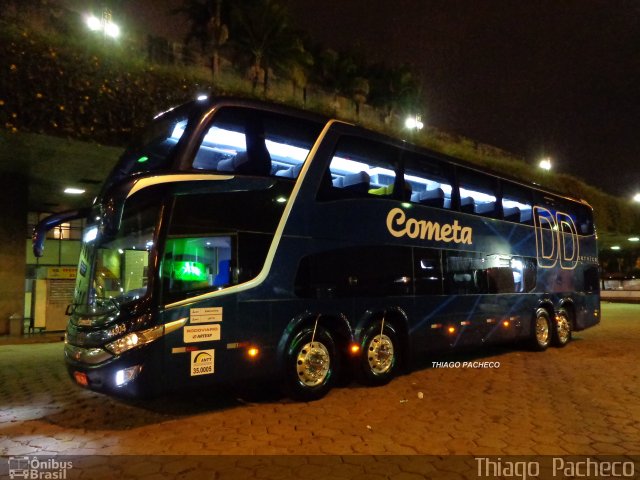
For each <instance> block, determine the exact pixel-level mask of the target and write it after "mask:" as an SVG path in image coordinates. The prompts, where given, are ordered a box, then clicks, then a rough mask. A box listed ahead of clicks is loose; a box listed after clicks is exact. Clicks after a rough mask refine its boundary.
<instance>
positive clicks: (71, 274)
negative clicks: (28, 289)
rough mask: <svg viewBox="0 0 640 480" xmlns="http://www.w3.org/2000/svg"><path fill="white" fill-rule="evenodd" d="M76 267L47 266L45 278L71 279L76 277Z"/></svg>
mask: <svg viewBox="0 0 640 480" xmlns="http://www.w3.org/2000/svg"><path fill="white" fill-rule="evenodd" d="M77 274H78V269H77V268H76V267H49V268H47V278H54V279H71V280H73V279H74V278H76V275H77Z"/></svg>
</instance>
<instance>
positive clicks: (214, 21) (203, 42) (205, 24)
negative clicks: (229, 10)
mask: <svg viewBox="0 0 640 480" xmlns="http://www.w3.org/2000/svg"><path fill="white" fill-rule="evenodd" d="M173 13H176V14H181V15H184V16H186V17H187V20H188V21H189V22H190V26H189V32H188V33H187V36H186V39H185V43H186V44H189V43H190V42H191V41H197V42H198V43H199V44H200V49H201V50H202V52H203V53H205V54H207V53H209V52H210V54H211V71H212V73H213V78H214V80H216V79H217V78H218V76H219V74H220V50H221V49H222V47H223V46H224V44H225V43H227V40H228V39H229V29H228V27H227V26H226V25H225V24H223V23H222V0H184V1H183V4H182V6H181V7H178V8H176V9H174V10H173Z"/></svg>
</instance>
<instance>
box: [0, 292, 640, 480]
mask: <svg viewBox="0 0 640 480" xmlns="http://www.w3.org/2000/svg"><path fill="white" fill-rule="evenodd" d="M639 345H640V305H624V304H603V321H602V323H601V325H599V326H597V327H595V328H592V329H589V330H586V331H583V332H578V333H575V334H574V341H573V342H571V343H570V344H569V345H568V346H567V347H566V348H563V349H556V348H550V349H549V350H547V351H546V352H543V353H536V352H529V351H526V350H521V349H518V348H508V349H503V348H501V349H492V350H484V351H480V352H477V353H476V354H475V355H473V356H472V359H473V360H478V361H492V362H500V367H499V368H494V369H471V368H453V369H445V368H431V367H430V365H431V364H430V362H426V361H425V362H424V364H425V365H424V366H423V367H422V368H420V369H417V370H415V371H413V372H412V373H410V374H407V375H403V376H401V377H399V378H397V379H395V380H394V381H393V382H392V383H391V384H389V385H387V386H384V387H378V388H365V387H360V386H358V385H356V384H352V385H349V386H347V387H343V388H336V389H334V390H332V391H331V392H330V393H329V395H328V396H327V397H326V398H324V399H322V400H320V401H317V402H313V403H294V402H291V401H288V400H285V399H281V398H277V397H275V396H272V397H271V398H267V399H264V398H263V399H261V400H259V401H254V402H248V401H241V400H238V399H236V398H235V397H234V395H231V394H229V393H226V394H225V395H219V394H216V393H213V392H212V393H210V394H207V393H205V392H200V393H197V394H192V395H191V397H190V398H179V397H175V396H171V397H165V398H162V399H158V400H153V401H147V402H125V401H122V400H118V399H112V398H109V397H106V396H104V395H101V394H97V393H93V392H90V391H87V390H83V389H81V388H78V387H76V386H75V385H73V384H72V382H71V381H70V380H69V379H68V377H67V374H66V371H65V369H64V365H63V361H62V343H60V342H56V343H42V344H28V345H3V346H0V406H1V410H0V455H6V456H8V455H12V456H18V455H36V454H38V455H59V454H66V455H136V454H137V455H219V454H224V455H271V454H283V455H316V454H329V455H339V456H344V455H352V454H367V455H402V456H407V457H397V458H405V459H406V458H411V456H413V455H415V454H425V455H567V454H571V455H602V454H609V455H638V454H640V349H639V348H638V346H639ZM469 359H470V356H469V355H468V354H467V355H464V356H462V355H457V356H449V357H447V358H446V359H443V358H438V359H437V360H439V361H442V360H450V361H456V360H457V361H461V362H462V361H466V360H469ZM97 458H99V457H97ZM229 458H232V457H229ZM258 458H264V457H254V463H255V461H257V459H258ZM274 458H278V457H274ZM296 458H298V457H288V460H286V461H287V462H290V463H291V462H293V464H294V465H297V464H296V460H295V459H296ZM330 458H336V457H330ZM337 458H345V457H337ZM347 458H348V457H347ZM391 458H396V457H391ZM325 460H327V461H328V459H327V458H325ZM309 461H310V460H309V458H306V457H301V459H300V462H302V464H306V463H305V462H309ZM349 461H351V460H349ZM353 462H354V463H353V465H355V466H354V467H353V469H354V472H353V473H354V474H355V473H357V474H362V475H365V474H367V471H366V468H364V467H362V466H360V467H358V465H359V464H358V462H357V461H355V460H354V461H353ZM178 463H179V462H178ZM341 463H342V464H344V461H341ZM411 464H412V462H411V461H407V460H402V461H398V462H395V463H394V462H382V463H381V462H377V464H376V466H375V468H378V469H381V468H382V470H380V471H376V472H377V473H376V472H373V473H372V472H369V473H368V474H367V477H366V478H376V475H377V474H378V473H380V474H381V475H382V477H379V478H391V477H393V478H406V479H411V478H424V476H426V474H425V472H424V471H418V470H420V469H423V470H424V469H425V468H426V469H427V470H428V466H425V465H428V464H425V463H424V462H423V463H422V464H420V467H419V468H418V467H417V466H416V468H414V469H413V470H412V469H411V468H409V467H407V465H411ZM381 465H387V466H383V467H381ZM399 465H400V466H402V465H404V466H405V467H406V468H408V471H407V470H402V469H399V468H400V467H399ZM271 467H273V468H276V467H277V465H275V464H271ZM141 468H142V467H141ZM144 468H147V467H144ZM175 468H176V469H178V468H179V467H178V465H177V464H176V466H175ZM180 468H182V467H180ZM282 468H285V467H282ZM287 468H288V467H287ZM389 468H390V469H391V470H392V473H393V472H395V473H394V475H391V474H389V475H387V474H386V473H385V472H387V473H389V472H388V469H389ZM276 469H277V468H276ZM385 469H387V470H385ZM394 469H395V470H394ZM416 469H417V470H416ZM455 470H456V469H455V468H452V470H451V471H450V472H449V474H451V475H449V476H450V477H451V478H463V477H460V476H459V475H458V473H456V471H455ZM314 471H315V470H314ZM176 472H178V470H176ZM180 472H182V474H183V475H182V474H181V475H182V476H181V477H180V478H188V475H189V474H190V473H189V472H191V473H193V472H192V471H191V470H189V469H187V470H185V471H183V470H180ZM185 472H186V473H185ZM143 473H144V472H143ZM280 473H282V475H281V477H282V478H286V474H284V473H283V472H280ZM374 473H375V474H374ZM146 474H148V475H149V478H152V477H153V475H155V474H158V472H157V471H152V472H146ZM372 475H373V476H372ZM385 475H386V476H385ZM141 476H143V475H141ZM312 477H313V476H312ZM93 478H98V477H96V476H94V477H93ZM145 478H146V477H145ZM158 478H161V477H158ZM221 478H222V477H221ZM265 478H266V477H265ZM273 478H277V476H275V477H273ZM292 478H293V477H292ZM314 478H315V477H314ZM317 478H322V477H317ZM336 478H340V477H339V476H338V477H336ZM345 478H346V477H345ZM363 478H364V477H363ZM438 478H441V476H438ZM474 478H475V477H474Z"/></svg>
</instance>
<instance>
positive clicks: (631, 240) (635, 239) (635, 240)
mask: <svg viewBox="0 0 640 480" xmlns="http://www.w3.org/2000/svg"><path fill="white" fill-rule="evenodd" d="M629 241H630V242H640V238H639V237H630V238H629Z"/></svg>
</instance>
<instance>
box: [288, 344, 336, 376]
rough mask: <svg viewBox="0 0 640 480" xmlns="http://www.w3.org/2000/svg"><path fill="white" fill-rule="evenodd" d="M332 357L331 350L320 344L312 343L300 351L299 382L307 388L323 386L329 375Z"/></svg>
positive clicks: (298, 363) (298, 359)
mask: <svg viewBox="0 0 640 480" xmlns="http://www.w3.org/2000/svg"><path fill="white" fill-rule="evenodd" d="M330 367H331V357H330V356H329V350H327V347H325V346H324V345H323V344H322V343H320V342H310V343H307V344H305V345H303V347H302V348H301V349H300V352H299V353H298V357H297V359H296V372H297V373H298V380H299V381H300V383H301V384H302V385H304V386H306V387H317V386H318V385H321V384H322V383H323V382H324V381H325V380H326V379H327V376H328V375H329V368H330Z"/></svg>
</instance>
